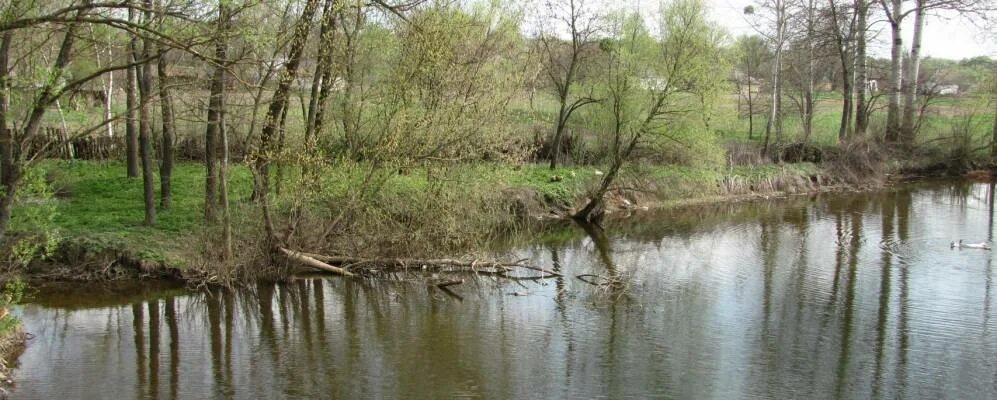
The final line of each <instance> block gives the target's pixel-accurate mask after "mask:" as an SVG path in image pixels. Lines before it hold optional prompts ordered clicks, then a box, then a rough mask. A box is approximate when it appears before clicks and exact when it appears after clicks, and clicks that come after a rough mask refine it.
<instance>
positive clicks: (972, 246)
mask: <svg viewBox="0 0 997 400" xmlns="http://www.w3.org/2000/svg"><path fill="white" fill-rule="evenodd" d="M949 247H950V248H953V249H983V250H990V245H989V244H987V243H986V242H982V243H963V242H962V239H959V243H956V242H952V244H950V245H949Z"/></svg>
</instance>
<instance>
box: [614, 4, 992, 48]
mask: <svg viewBox="0 0 997 400" xmlns="http://www.w3.org/2000/svg"><path fill="white" fill-rule="evenodd" d="M626 1H627V2H630V3H631V4H632V6H631V7H639V8H640V12H641V13H642V14H644V15H654V14H657V10H658V4H659V3H660V0H626ZM705 2H706V4H707V7H708V8H709V15H710V17H711V18H712V19H713V20H714V21H716V22H717V23H718V24H719V25H721V26H723V27H725V28H726V29H727V30H728V32H730V33H731V35H732V36H738V35H741V34H751V33H754V30H753V29H752V27H751V24H750V23H749V22H748V21H747V20H746V19H745V15H744V7H745V6H747V5H752V4H757V3H756V2H755V0H705ZM612 3H616V2H612ZM621 3H622V1H621ZM874 6H875V5H874ZM906 20H907V21H906V26H904V28H903V29H904V44H905V45H908V44H910V40H911V35H912V32H913V20H914V18H913V16H911V17H909V18H906ZM870 28H872V29H874V30H878V31H879V34H878V37H877V40H876V42H874V43H872V44H871V45H870V52H871V53H872V55H873V56H876V57H883V58H888V57H889V53H890V48H889V38H890V31H889V26H888V25H887V24H886V23H885V22H884V21H878V22H876V23H874V24H873V25H871V26H870ZM921 53H922V56H925V57H935V58H949V59H955V60H959V59H963V58H970V57H975V56H981V55H983V56H990V57H994V58H997V30H995V29H991V30H990V31H988V30H987V29H986V28H983V27H978V26H976V25H975V24H973V22H972V21H970V20H968V19H967V18H963V17H960V16H958V15H954V14H953V13H943V14H941V15H939V14H938V13H935V14H933V15H929V16H928V18H927V19H925V28H924V35H923V40H922V52H921Z"/></svg>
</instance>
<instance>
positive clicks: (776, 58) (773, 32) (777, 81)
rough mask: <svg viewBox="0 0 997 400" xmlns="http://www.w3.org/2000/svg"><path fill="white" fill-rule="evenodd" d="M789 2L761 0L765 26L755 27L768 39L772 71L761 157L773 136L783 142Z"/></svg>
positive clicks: (750, 9) (747, 9)
mask: <svg viewBox="0 0 997 400" xmlns="http://www.w3.org/2000/svg"><path fill="white" fill-rule="evenodd" d="M787 1H788V0H762V1H761V2H760V3H759V5H760V6H761V7H762V8H763V9H765V10H767V11H768V13H767V14H770V15H766V16H764V17H765V21H764V23H761V24H757V25H756V30H757V31H759V33H763V35H764V36H765V37H766V39H768V40H769V42H770V44H771V47H772V52H773V54H774V55H773V60H772V71H771V74H770V87H771V94H770V100H769V115H768V120H767V121H766V122H765V141H764V144H763V145H762V155H763V156H768V154H769V147H770V146H771V144H772V134H773V132H774V133H775V139H776V141H781V140H782V89H783V84H782V69H783V65H782V63H783V51H784V50H785V46H786V41H787V25H788V22H789V16H788V14H787V13H786V8H787V6H788V4H787ZM744 13H745V14H748V15H758V13H756V11H755V7H753V6H748V7H745V8H744Z"/></svg>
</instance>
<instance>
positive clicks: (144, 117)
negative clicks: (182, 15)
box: [136, 0, 156, 226]
mask: <svg viewBox="0 0 997 400" xmlns="http://www.w3.org/2000/svg"><path fill="white" fill-rule="evenodd" d="M143 6H144V7H145V11H144V12H143V14H144V16H143V18H142V23H143V24H149V23H150V22H151V21H152V0H144V2H143ZM154 46H155V44H153V41H152V39H150V38H145V39H144V40H143V45H142V56H141V57H136V59H143V60H146V61H145V62H144V63H142V65H141V71H140V72H139V76H138V78H139V79H138V88H139V106H138V107H139V109H138V114H139V117H138V118H139V119H138V126H139V127H138V142H139V153H140V155H141V158H142V189H143V190H142V193H143V198H144V200H145V225H146V226H154V225H156V189H155V184H156V183H155V179H156V178H155V175H154V174H155V172H154V171H153V159H152V116H151V115H150V114H151V112H150V109H151V108H152V105H151V103H152V102H151V99H152V61H151V58H152V54H153V50H152V48H153V47H154Z"/></svg>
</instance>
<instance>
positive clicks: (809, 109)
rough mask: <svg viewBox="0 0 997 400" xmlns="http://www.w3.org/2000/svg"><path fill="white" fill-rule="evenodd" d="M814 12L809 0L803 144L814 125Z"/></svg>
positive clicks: (808, 139) (813, 5)
mask: <svg viewBox="0 0 997 400" xmlns="http://www.w3.org/2000/svg"><path fill="white" fill-rule="evenodd" d="M815 10H816V4H814V0H810V1H809V2H808V3H807V38H806V39H807V74H806V79H807V81H806V87H805V89H804V92H803V142H804V143H807V142H809V141H810V135H811V133H813V125H814V102H815V101H814V79H815V76H816V72H815V70H816V66H815V64H816V62H817V61H816V57H815V54H814V40H815V36H816V35H815V30H814V25H815V24H816V21H815V19H814V18H815V17H814V12H815Z"/></svg>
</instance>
